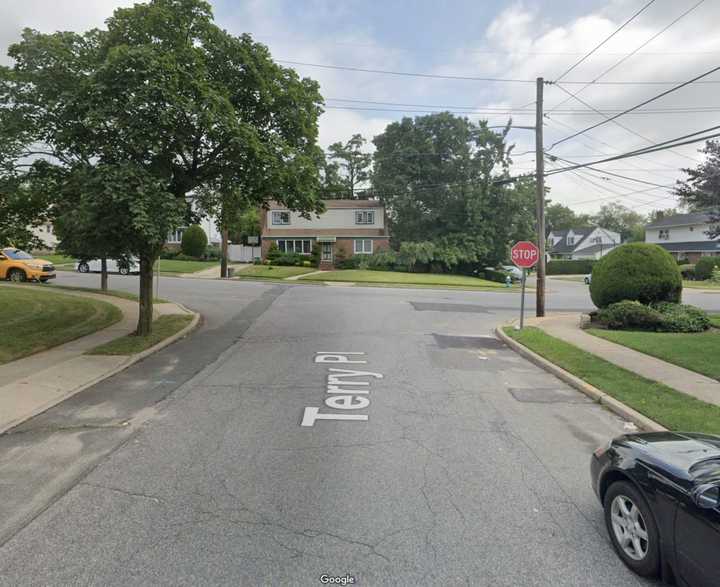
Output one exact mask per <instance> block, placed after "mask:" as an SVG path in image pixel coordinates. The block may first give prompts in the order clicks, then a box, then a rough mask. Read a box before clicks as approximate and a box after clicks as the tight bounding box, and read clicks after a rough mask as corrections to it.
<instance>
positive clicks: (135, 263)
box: [75, 257, 140, 275]
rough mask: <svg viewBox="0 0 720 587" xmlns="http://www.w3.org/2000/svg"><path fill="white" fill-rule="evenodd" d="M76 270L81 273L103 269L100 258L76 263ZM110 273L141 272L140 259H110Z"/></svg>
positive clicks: (108, 263) (108, 268)
mask: <svg viewBox="0 0 720 587" xmlns="http://www.w3.org/2000/svg"><path fill="white" fill-rule="evenodd" d="M75 270H76V271H78V272H79V273H99V272H100V271H101V270H102V267H101V261H100V259H83V260H80V261H78V262H77V263H75ZM107 271H108V273H119V274H120V275H130V274H131V273H139V272H140V261H139V260H138V259H136V258H134V257H131V258H129V259H127V260H125V259H108V260H107Z"/></svg>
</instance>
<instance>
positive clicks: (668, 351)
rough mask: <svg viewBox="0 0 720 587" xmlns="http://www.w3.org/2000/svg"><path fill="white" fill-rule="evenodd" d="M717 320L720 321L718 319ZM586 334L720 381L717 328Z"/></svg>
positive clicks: (598, 330)
mask: <svg viewBox="0 0 720 587" xmlns="http://www.w3.org/2000/svg"><path fill="white" fill-rule="evenodd" d="M715 321H716V322H717V317H715ZM586 332H587V333H588V334H592V335H593V336H597V337H598V338H604V339H605V340H609V341H611V342H614V343H617V344H621V345H623V346H626V347H629V348H631V349H635V350H636V351H639V352H641V353H645V354H646V355H650V356H651V357H657V358H658V359H661V360H663V361H666V362H668V363H672V364H673V365H678V366H680V367H684V368H685V369H689V370H690V371H695V372H696V373H701V374H703V375H705V376H707V377H711V378H713V379H718V380H720V362H718V357H720V330H717V329H716V328H711V329H710V330H706V331H705V332H639V331H632V330H605V329H602V328H589V329H588V330H586Z"/></svg>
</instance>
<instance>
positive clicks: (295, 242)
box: [261, 200, 389, 269]
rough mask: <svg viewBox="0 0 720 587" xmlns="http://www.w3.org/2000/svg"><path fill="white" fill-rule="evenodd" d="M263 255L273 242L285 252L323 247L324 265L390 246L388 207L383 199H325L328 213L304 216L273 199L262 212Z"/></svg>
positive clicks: (321, 252) (304, 253)
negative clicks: (386, 216) (384, 204)
mask: <svg viewBox="0 0 720 587" xmlns="http://www.w3.org/2000/svg"><path fill="white" fill-rule="evenodd" d="M261 226H262V233H261V240H262V243H261V244H262V257H263V259H265V258H266V257H267V253H268V250H269V249H270V246H271V244H272V243H275V244H277V246H278V248H279V249H280V250H281V251H282V252H288V253H300V254H301V255H310V253H311V252H312V249H313V246H314V245H315V244H316V243H317V244H318V245H319V246H320V267H321V268H322V269H325V268H332V267H333V266H334V264H335V261H336V259H337V258H338V257H344V258H349V257H352V256H353V255H369V254H372V253H374V252H375V251H378V250H380V249H382V248H387V247H388V246H389V236H388V229H387V220H386V218H385V208H384V206H383V205H382V204H381V203H380V201H379V200H325V212H323V213H322V214H320V215H319V216H318V215H312V217H311V218H310V219H307V218H303V217H302V216H301V215H300V213H298V212H292V211H290V210H288V209H287V208H285V207H284V206H283V205H282V204H278V203H276V202H272V203H271V204H270V205H269V207H268V209H267V210H263V211H262V215H261Z"/></svg>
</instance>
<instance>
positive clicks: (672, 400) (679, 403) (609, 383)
mask: <svg viewBox="0 0 720 587" xmlns="http://www.w3.org/2000/svg"><path fill="white" fill-rule="evenodd" d="M504 330H505V333H506V334H507V335H508V336H511V337H512V338H514V339H515V340H517V341H518V342H520V343H522V344H524V345H525V346H527V347H528V348H530V349H532V350H533V351H535V352H536V353H538V354H539V355H542V356H543V357H545V358H546V359H548V360H549V361H552V362H553V363H555V364H556V365H558V366H559V367H562V368H563V369H565V370H566V371H569V372H570V373H572V374H573V375H576V376H577V377H579V378H581V379H583V380H584V381H587V382H588V383H590V384H591V385H594V386H595V387H597V388H598V389H601V390H602V391H604V392H605V393H607V394H608V395H610V396H612V397H614V398H616V399H618V400H619V401H621V402H623V403H624V404H626V405H628V406H630V407H631V408H634V409H635V410H637V411H638V412H640V413H642V414H644V415H645V416H647V417H648V418H651V419H652V420H655V421H656V422H658V423H660V424H662V425H663V426H665V427H666V428H669V429H671V430H684V431H693V432H705V433H708V434H719V433H720V407H719V406H715V405H712V404H708V403H705V402H703V401H700V400H698V399H696V398H694V397H690V396H687V395H685V394H683V393H680V392H679V391H676V390H674V389H671V388H670V387H667V386H666V385H663V384H662V383H658V382H657V381H651V380H650V379H645V378H644V377H641V376H640V375H636V374H635V373H632V372H630V371H628V370H626V369H623V368H622V367H618V366H616V365H613V364H612V363H609V362H607V361H604V360H603V359H600V358H599V357H596V356H595V355H593V354H591V353H588V352H585V351H583V350H581V349H579V348H577V347H576V346H573V345H571V344H568V343H567V342H565V341H562V340H560V339H557V338H555V337H553V336H550V335H548V334H546V333H544V332H543V331H542V330H540V329H539V328H533V327H529V328H524V329H523V330H522V331H516V330H515V329H514V328H512V327H507V328H505V329H504Z"/></svg>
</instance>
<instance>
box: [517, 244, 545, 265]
mask: <svg viewBox="0 0 720 587" xmlns="http://www.w3.org/2000/svg"><path fill="white" fill-rule="evenodd" d="M510 259H511V260H512V262H513V263H515V265H517V266H518V267H520V269H529V268H530V267H532V266H533V265H535V263H537V262H538V261H539V260H540V249H538V248H537V246H536V245H535V243H531V242H530V241H520V242H518V243H515V244H514V245H513V248H512V249H510Z"/></svg>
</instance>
